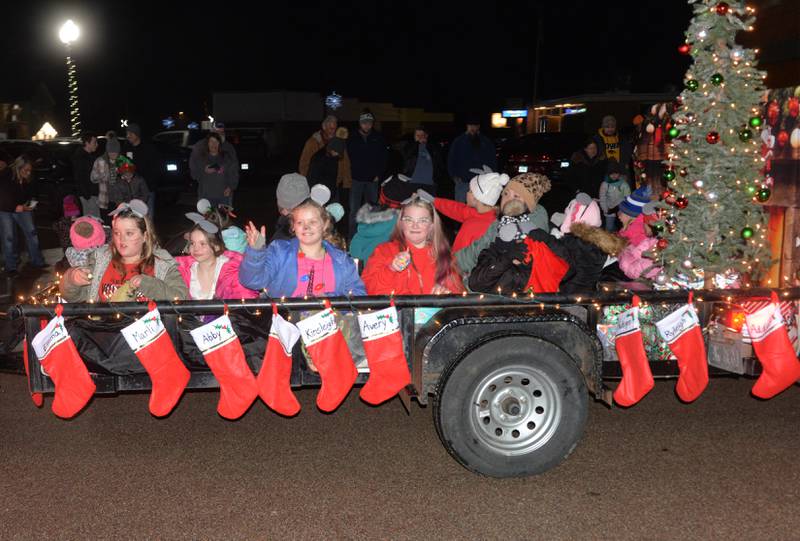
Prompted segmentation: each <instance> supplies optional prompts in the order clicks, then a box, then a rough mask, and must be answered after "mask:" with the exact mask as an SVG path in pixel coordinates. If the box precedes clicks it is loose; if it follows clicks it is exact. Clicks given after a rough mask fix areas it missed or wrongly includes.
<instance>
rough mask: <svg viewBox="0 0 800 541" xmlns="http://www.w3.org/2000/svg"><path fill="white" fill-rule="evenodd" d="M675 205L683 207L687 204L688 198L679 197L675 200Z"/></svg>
mask: <svg viewBox="0 0 800 541" xmlns="http://www.w3.org/2000/svg"><path fill="white" fill-rule="evenodd" d="M675 206H676V207H677V208H679V209H685V208H686V207H688V206H689V200H688V199H686V198H685V197H679V198H678V199H676V200H675Z"/></svg>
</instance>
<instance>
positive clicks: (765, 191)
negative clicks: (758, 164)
mask: <svg viewBox="0 0 800 541" xmlns="http://www.w3.org/2000/svg"><path fill="white" fill-rule="evenodd" d="M771 195H772V192H771V191H770V189H769V188H761V189H760V190H758V193H757V194H756V199H758V200H759V201H760V202H761V203H766V202H767V201H769V198H770V196H771Z"/></svg>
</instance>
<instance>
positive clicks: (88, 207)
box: [72, 133, 100, 218]
mask: <svg viewBox="0 0 800 541" xmlns="http://www.w3.org/2000/svg"><path fill="white" fill-rule="evenodd" d="M95 152H97V136H96V135H94V134H93V133H84V134H83V135H81V147H80V148H79V149H77V150H76V151H75V153H74V154H73V155H72V176H73V178H74V179H75V185H76V186H77V187H78V194H79V195H80V198H81V206H82V207H83V215H84V216H95V217H97V218H99V217H100V207H99V206H98V202H97V195H98V193H99V189H98V185H97V184H96V183H94V182H92V178H91V176H92V167H93V166H94V160H95V156H94V154H95Z"/></svg>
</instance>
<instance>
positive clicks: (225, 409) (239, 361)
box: [191, 315, 258, 420]
mask: <svg viewBox="0 0 800 541" xmlns="http://www.w3.org/2000/svg"><path fill="white" fill-rule="evenodd" d="M191 335H192V338H193V339H194V341H195V343H196V344H197V347H199V348H200V351H201V352H202V353H203V358H204V359H205V361H206V364H208V367H209V368H211V371H212V372H213V373H214V377H215V378H217V381H218V382H219V404H217V413H219V414H220V415H221V416H223V417H225V418H226V419H231V420H235V419H238V418H239V417H241V416H242V415H244V413H245V412H246V411H247V409H248V408H249V407H250V406H251V405H252V404H253V401H255V399H256V397H257V396H258V384H257V383H256V378H255V376H254V375H253V372H252V371H251V370H250V367H249V366H247V362H246V361H245V360H244V351H243V350H242V344H241V343H240V342H239V338H238V337H237V336H236V333H235V332H234V331H233V325H232V324H231V320H230V319H229V318H228V316H227V315H224V316H221V317H218V318H217V319H215V320H214V321H212V322H211V323H208V324H206V325H203V326H202V327H198V328H196V329H195V330H193V331H191Z"/></svg>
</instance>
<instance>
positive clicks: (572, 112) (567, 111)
mask: <svg viewBox="0 0 800 541" xmlns="http://www.w3.org/2000/svg"><path fill="white" fill-rule="evenodd" d="M585 112H586V107H567V108H566V109H564V114H565V115H578V114H580V113H585Z"/></svg>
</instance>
